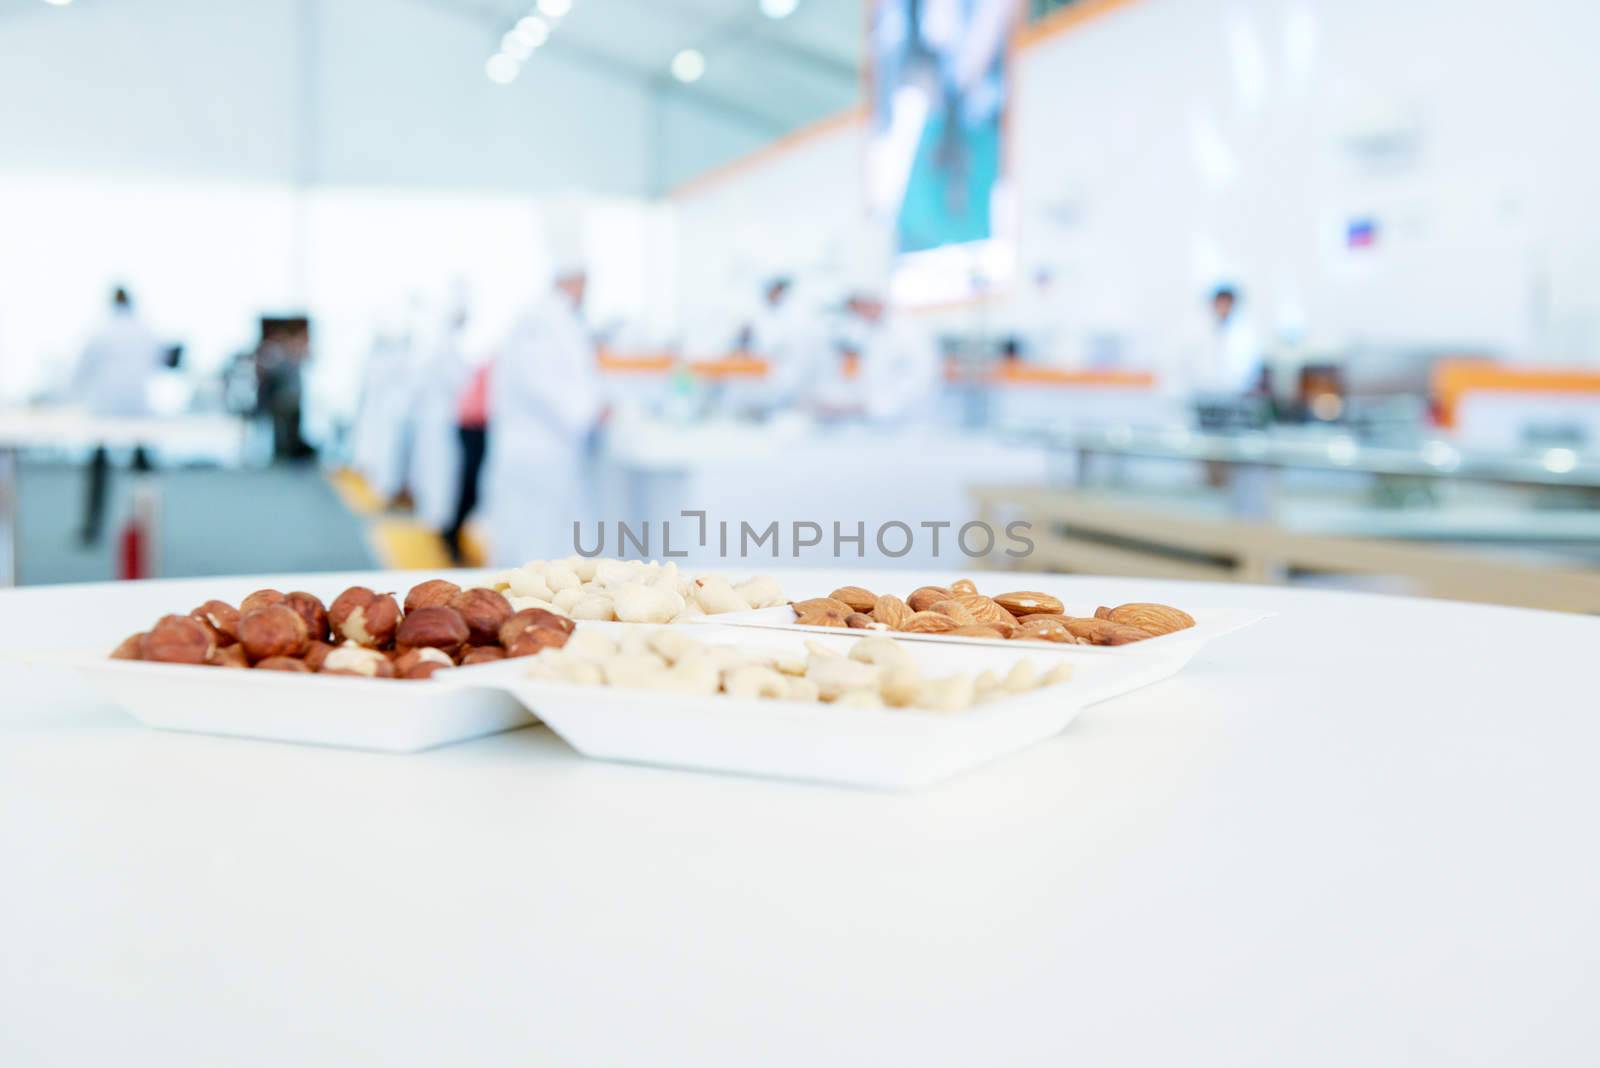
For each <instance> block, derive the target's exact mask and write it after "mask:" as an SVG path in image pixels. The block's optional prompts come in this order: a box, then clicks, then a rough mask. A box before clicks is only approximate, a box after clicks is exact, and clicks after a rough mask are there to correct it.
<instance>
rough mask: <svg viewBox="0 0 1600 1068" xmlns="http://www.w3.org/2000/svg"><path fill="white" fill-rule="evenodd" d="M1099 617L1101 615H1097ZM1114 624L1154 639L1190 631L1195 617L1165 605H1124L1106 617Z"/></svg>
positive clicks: (1114, 609) (1112, 610)
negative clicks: (1123, 625) (1133, 628)
mask: <svg viewBox="0 0 1600 1068" xmlns="http://www.w3.org/2000/svg"><path fill="white" fill-rule="evenodd" d="M1095 614H1096V615H1099V613H1098V612H1097V613H1095ZM1104 618H1105V619H1108V620H1110V621H1111V622H1113V623H1123V624H1126V625H1127V626H1130V627H1137V628H1139V629H1140V630H1142V631H1144V632H1145V633H1146V634H1149V635H1151V636H1152V637H1157V636H1160V635H1162V634H1171V633H1172V632H1173V631H1178V630H1188V629H1189V628H1190V627H1192V626H1194V617H1193V616H1191V615H1190V614H1189V613H1188V612H1185V611H1183V610H1182V609H1181V608H1173V607H1172V606H1171V605H1165V604H1145V603H1134V604H1122V605H1118V606H1117V607H1115V608H1113V609H1111V611H1110V612H1109V613H1108V614H1107V615H1106V616H1105V617H1104Z"/></svg>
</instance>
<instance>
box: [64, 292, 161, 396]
mask: <svg viewBox="0 0 1600 1068" xmlns="http://www.w3.org/2000/svg"><path fill="white" fill-rule="evenodd" d="M161 366H162V350H161V343H160V342H159V341H158V340H156V336H155V335H154V334H152V333H151V332H150V330H149V329H148V328H147V327H146V326H145V325H144V323H143V322H141V321H140V319H139V317H138V316H137V315H135V314H134V313H133V311H132V310H131V309H117V310H115V311H113V312H112V313H111V317H110V318H109V319H107V320H106V322H105V325H104V326H102V327H101V328H100V330H99V331H98V332H97V333H96V334H95V335H94V337H92V338H90V339H89V343H88V345H86V346H85V347H84V350H83V356H82V358H81V359H79V361H78V368H77V371H76V373H75V374H74V376H73V383H72V392H73V395H74V396H75V397H76V398H78V399H79V400H80V401H81V402H82V404H83V405H84V407H86V408H88V409H89V411H90V412H91V413H92V414H94V415H98V416H106V417H111V418H117V417H123V418H126V417H137V416H143V415H149V414H150V384H151V383H152V382H154V381H155V379H156V376H157V375H159V374H160V373H161Z"/></svg>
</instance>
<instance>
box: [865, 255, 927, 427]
mask: <svg viewBox="0 0 1600 1068" xmlns="http://www.w3.org/2000/svg"><path fill="white" fill-rule="evenodd" d="M887 284H888V283H887V279H886V278H885V279H884V280H883V281H882V282H877V283H873V284H870V285H859V286H857V287H855V288H854V292H852V293H851V295H850V298H849V301H848V303H847V307H848V308H849V311H850V314H851V315H852V316H853V317H854V318H855V319H856V320H857V324H858V338H859V342H858V343H859V346H860V350H859V351H860V370H859V371H858V373H857V374H858V377H857V383H858V395H859V397H860V401H861V405H862V408H863V410H864V413H865V415H866V417H867V418H868V419H870V420H872V421H873V422H875V423H885V424H906V423H913V422H921V421H924V420H926V419H927V418H928V417H929V416H931V415H932V414H933V410H934V407H935V404H936V401H937V394H938V389H939V378H940V361H939V348H938V346H937V345H936V344H935V343H934V339H933V335H932V334H930V333H929V332H928V331H927V330H925V329H923V327H922V326H921V324H919V323H917V322H915V321H913V320H911V319H908V318H906V317H905V316H901V315H895V314H893V313H892V312H891V311H890V309H889V307H888V304H887V303H886V301H885V299H884V296H883V291H884V290H885V289H886V288H887Z"/></svg>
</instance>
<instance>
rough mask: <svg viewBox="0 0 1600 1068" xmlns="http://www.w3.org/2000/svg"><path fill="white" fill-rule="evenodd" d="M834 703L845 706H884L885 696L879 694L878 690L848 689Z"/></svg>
mask: <svg viewBox="0 0 1600 1068" xmlns="http://www.w3.org/2000/svg"><path fill="white" fill-rule="evenodd" d="M833 703H834V704H836V705H842V706H843V707H845V708H882V707H883V698H881V697H879V696H878V691H877V690H846V691H845V692H844V693H842V694H840V695H839V696H838V697H836V698H834V700H833Z"/></svg>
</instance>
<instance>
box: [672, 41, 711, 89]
mask: <svg viewBox="0 0 1600 1068" xmlns="http://www.w3.org/2000/svg"><path fill="white" fill-rule="evenodd" d="M705 72H706V57H705V56H703V55H701V54H700V50H699V49H698V48H685V49H684V50H683V51H682V52H679V53H678V54H677V55H675V56H673V57H672V76H673V77H674V78H676V79H678V80H679V81H680V82H685V83H687V82H697V81H699V80H700V77H701V75H703V74H705Z"/></svg>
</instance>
